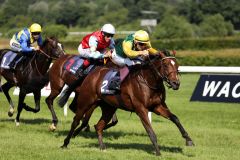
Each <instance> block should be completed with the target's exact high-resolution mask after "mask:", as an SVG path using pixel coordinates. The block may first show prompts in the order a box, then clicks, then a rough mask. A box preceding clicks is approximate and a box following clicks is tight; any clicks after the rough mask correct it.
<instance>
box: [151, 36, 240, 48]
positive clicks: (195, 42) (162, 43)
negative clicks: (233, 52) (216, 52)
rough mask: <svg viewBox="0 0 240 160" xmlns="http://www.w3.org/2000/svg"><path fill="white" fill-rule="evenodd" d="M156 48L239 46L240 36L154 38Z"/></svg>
mask: <svg viewBox="0 0 240 160" xmlns="http://www.w3.org/2000/svg"><path fill="white" fill-rule="evenodd" d="M151 43H152V46H153V47H155V48H168V49H175V50H186V49H195V50H207V49H209V50H212V49H224V48H239V46H240V39H239V38H205V39H203V38H202V39H175V40H153V41H152V42H151Z"/></svg>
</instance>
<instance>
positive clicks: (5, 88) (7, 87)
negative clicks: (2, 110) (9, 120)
mask: <svg viewBox="0 0 240 160" xmlns="http://www.w3.org/2000/svg"><path fill="white" fill-rule="evenodd" d="M13 86H14V85H13V84H12V83H10V82H6V83H5V84H4V85H2V90H3V93H4V94H5V96H6V98H7V100H8V103H9V104H10V107H9V111H8V116H9V117H12V116H13V113H14V105H13V102H12V99H11V97H10V95H9V93H8V92H9V90H10V88H12V87H13Z"/></svg>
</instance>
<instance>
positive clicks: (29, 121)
mask: <svg viewBox="0 0 240 160" xmlns="http://www.w3.org/2000/svg"><path fill="white" fill-rule="evenodd" d="M14 120H15V119H12V118H9V119H0V122H14ZM51 122H52V121H51V120H49V119H44V118H35V119H20V123H22V124H33V125H35V124H44V123H49V124H50V123H51Z"/></svg>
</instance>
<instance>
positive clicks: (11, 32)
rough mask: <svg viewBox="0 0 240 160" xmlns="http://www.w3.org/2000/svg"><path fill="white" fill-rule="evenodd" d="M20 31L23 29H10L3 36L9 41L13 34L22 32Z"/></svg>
mask: <svg viewBox="0 0 240 160" xmlns="http://www.w3.org/2000/svg"><path fill="white" fill-rule="evenodd" d="M22 29H23V28H14V29H10V30H8V31H7V32H5V33H4V34H3V36H4V37H6V38H9V39H10V38H12V36H13V35H14V34H15V33H17V32H19V31H20V30H22Z"/></svg>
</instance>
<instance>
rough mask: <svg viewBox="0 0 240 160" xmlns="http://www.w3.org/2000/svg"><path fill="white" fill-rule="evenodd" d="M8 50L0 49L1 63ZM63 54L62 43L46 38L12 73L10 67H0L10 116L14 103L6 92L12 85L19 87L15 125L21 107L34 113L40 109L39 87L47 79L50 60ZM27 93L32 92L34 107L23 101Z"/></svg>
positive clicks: (42, 85) (52, 38) (41, 86)
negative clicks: (37, 49) (4, 81)
mask: <svg viewBox="0 0 240 160" xmlns="http://www.w3.org/2000/svg"><path fill="white" fill-rule="evenodd" d="M8 51H10V50H9V49H2V50H0V62H1V63H3V62H2V61H3V57H4V55H5V54H6V53H8ZM64 54H65V52H64V50H63V48H62V45H61V44H60V43H59V42H58V40H57V39H56V38H54V37H51V38H46V40H45V41H44V42H43V45H42V46H41V47H40V49H39V51H34V52H33V54H32V56H31V57H24V58H25V60H22V61H21V62H19V63H18V64H17V66H16V70H15V71H14V73H13V71H12V70H11V69H4V68H1V69H0V76H3V77H4V78H5V79H6V81H7V82H6V83H5V84H3V85H2V86H1V88H2V90H3V92H4V94H5V96H6V98H7V100H8V102H9V104H10V109H9V112H8V115H9V116H10V117H11V116H12V115H13V113H14V105H13V102H12V99H11V97H10V95H9V93H8V92H9V90H10V88H12V87H13V86H14V85H16V86H18V87H19V88H20V92H19V100H18V107H17V109H18V112H17V116H16V120H15V121H16V125H19V118H20V114H21V111H22V109H23V108H24V109H25V110H26V111H31V112H34V113H37V112H39V111H40V98H41V89H42V88H43V87H44V86H45V85H46V84H47V83H48V81H49V80H48V74H47V71H48V69H49V67H50V64H51V62H52V60H55V59H57V58H59V57H60V56H62V55H64ZM29 59H30V60H29ZM16 81H17V83H16ZM28 93H33V95H34V101H35V108H31V107H30V106H28V105H27V104H25V103H24V99H25V97H26V94H28Z"/></svg>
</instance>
